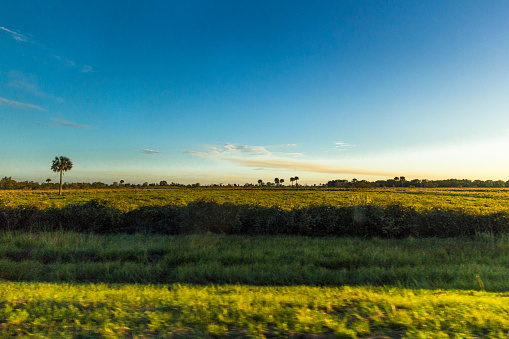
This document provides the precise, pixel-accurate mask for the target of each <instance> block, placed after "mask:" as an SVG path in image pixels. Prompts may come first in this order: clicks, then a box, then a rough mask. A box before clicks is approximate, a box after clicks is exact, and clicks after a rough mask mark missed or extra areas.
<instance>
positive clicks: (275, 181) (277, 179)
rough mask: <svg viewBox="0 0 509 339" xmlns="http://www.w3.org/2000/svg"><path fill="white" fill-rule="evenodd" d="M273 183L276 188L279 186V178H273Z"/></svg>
mask: <svg viewBox="0 0 509 339" xmlns="http://www.w3.org/2000/svg"><path fill="white" fill-rule="evenodd" d="M274 183H275V184H276V186H278V185H279V178H274Z"/></svg>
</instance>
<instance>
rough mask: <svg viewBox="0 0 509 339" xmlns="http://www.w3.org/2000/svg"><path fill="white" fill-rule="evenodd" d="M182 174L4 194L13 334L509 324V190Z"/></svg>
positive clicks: (508, 328) (251, 333)
mask: <svg viewBox="0 0 509 339" xmlns="http://www.w3.org/2000/svg"><path fill="white" fill-rule="evenodd" d="M398 179H399V181H401V178H398ZM274 182H275V180H274ZM405 182H407V181H404V182H403V183H404V184H403V185H405ZM48 184H49V183H48ZM280 184H281V179H280ZM121 185H123V183H122V184H121ZM169 186H170V188H167V189H157V190H155V189H153V190H150V189H148V190H134V189H126V188H125V187H122V189H120V187H119V189H118V190H89V191H84V190H79V191H66V192H65V194H64V195H62V196H57V195H52V194H50V193H48V192H47V191H3V192H0V229H1V230H2V231H1V232H0V336H1V337H10V336H19V337H26V336H35V337H66V338H67V337H264V336H269V337H270V336H272V337H292V336H294V337H306V336H308V337H316V336H323V337H339V338H358V337H360V338H363V337H365V338H384V337H392V338H399V337H412V338H414V337H415V338H419V337H421V338H430V337H436V338H440V337H444V338H450V337H465V338H506V337H508V336H509V321H507V319H509V307H508V306H507V305H508V303H507V300H506V299H507V297H508V295H507V291H508V290H509V273H508V271H507V267H508V266H509V234H508V233H509V232H508V221H507V220H508V219H507V216H508V212H509V211H508V209H509V207H508V206H509V204H508V200H509V191H507V190H505V189H428V188H426V189H422V188H421V189H409V188H405V189H403V188H390V189H375V190H373V189H365V190H324V189H316V190H314V189H302V188H301V189H300V190H291V189H288V188H286V189H281V188H277V189H267V188H263V189H258V188H256V189H226V188H225V189H223V188H217V189H211V188H198V187H195V188H192V189H184V188H175V187H174V186H173V187H172V186H171V185H169ZM48 231H49V232H48ZM216 233H219V234H216ZM229 233H233V234H237V235H230V234H229ZM283 234H286V235H283ZM296 234H302V235H308V236H296ZM247 235H249V236H247ZM352 235H353V236H354V237H352ZM458 235H459V237H458ZM317 236H319V237H317ZM338 236H341V237H338ZM440 237H443V238H440ZM384 238H390V239H384ZM395 238H402V239H395ZM338 286H341V287H338Z"/></svg>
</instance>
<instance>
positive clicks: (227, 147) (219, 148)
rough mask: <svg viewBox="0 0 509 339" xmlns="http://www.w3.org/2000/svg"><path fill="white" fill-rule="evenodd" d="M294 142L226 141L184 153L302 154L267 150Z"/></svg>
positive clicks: (208, 154) (206, 154) (288, 145)
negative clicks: (263, 144) (249, 143)
mask: <svg viewBox="0 0 509 339" xmlns="http://www.w3.org/2000/svg"><path fill="white" fill-rule="evenodd" d="M295 146H296V145H295V144H284V145H268V146H251V145H242V144H237V143H231V142H226V143H224V144H222V145H219V144H218V145H215V146H214V145H205V148H207V149H208V152H198V151H186V152H184V153H187V154H191V155H195V156H243V155H247V156H251V155H252V156H271V155H274V154H278V155H289V156H297V155H302V153H288V152H273V151H270V150H268V148H274V147H295Z"/></svg>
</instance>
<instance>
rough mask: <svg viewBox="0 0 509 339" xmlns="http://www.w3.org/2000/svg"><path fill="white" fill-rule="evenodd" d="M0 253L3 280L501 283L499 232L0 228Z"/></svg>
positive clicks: (499, 287)
mask: <svg viewBox="0 0 509 339" xmlns="http://www.w3.org/2000/svg"><path fill="white" fill-rule="evenodd" d="M0 258H1V259H0V279H5V280H9V281H38V282H57V283H62V282H68V283H85V282H94V283H101V282H103V283H143V284H147V283H150V284H168V283H192V284H237V283H239V284H243V285H244V284H247V285H271V286H280V285H310V286H342V285H359V286H395V287H405V288H414V289H421V288H426V289H440V288H442V289H444V288H447V289H464V290H482V289H485V290H487V291H490V292H501V291H508V290H509V272H508V270H507V267H508V265H509V237H508V236H504V237H500V238H496V237H493V236H489V235H479V236H477V237H476V238H474V239H412V238H410V239H403V240H394V239H393V240H385V239H360V238H336V237H326V238H311V237H289V236H251V237H245V236H232V235H215V234H204V235H186V236H160V235H143V234H136V235H125V234H123V235H93V234H79V233H73V232H50V233H18V232H4V233H1V234H0ZM476 275H479V276H480V279H481V280H482V282H483V286H482V287H481V286H480V284H479V280H478V279H477V278H476Z"/></svg>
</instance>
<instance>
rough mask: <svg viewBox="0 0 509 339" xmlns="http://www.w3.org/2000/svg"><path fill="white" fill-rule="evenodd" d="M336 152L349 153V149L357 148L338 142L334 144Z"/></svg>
mask: <svg viewBox="0 0 509 339" xmlns="http://www.w3.org/2000/svg"><path fill="white" fill-rule="evenodd" d="M334 145H335V146H334V148H333V150H334V151H347V148H348V147H355V145H352V144H349V143H346V142H343V141H337V142H335V143H334Z"/></svg>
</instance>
